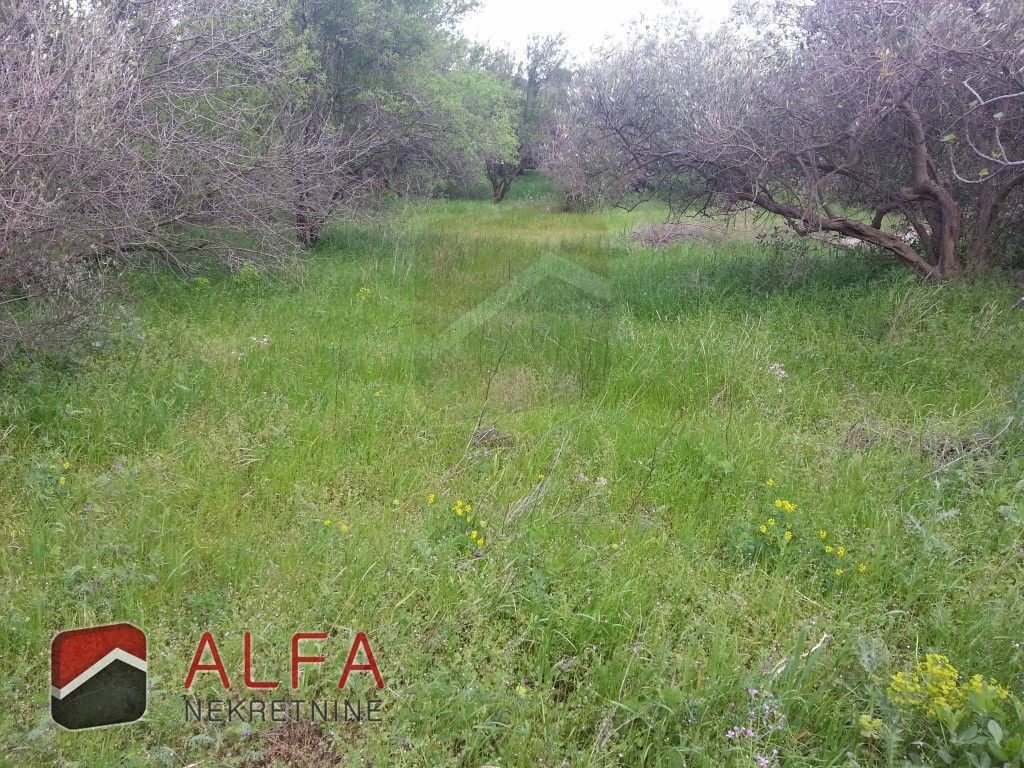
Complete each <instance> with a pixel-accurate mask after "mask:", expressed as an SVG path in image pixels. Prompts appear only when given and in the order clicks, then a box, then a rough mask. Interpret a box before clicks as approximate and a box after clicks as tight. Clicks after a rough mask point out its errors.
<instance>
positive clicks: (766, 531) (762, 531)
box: [760, 525, 768, 533]
mask: <svg viewBox="0 0 1024 768" xmlns="http://www.w3.org/2000/svg"><path fill="white" fill-rule="evenodd" d="M760 530H761V533H768V526H767V525H762V526H761V529H760Z"/></svg>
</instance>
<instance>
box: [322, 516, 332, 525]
mask: <svg viewBox="0 0 1024 768" xmlns="http://www.w3.org/2000/svg"><path fill="white" fill-rule="evenodd" d="M333 523H334V521H333V520H331V518H329V517H328V518H325V519H324V525H332V524H333Z"/></svg>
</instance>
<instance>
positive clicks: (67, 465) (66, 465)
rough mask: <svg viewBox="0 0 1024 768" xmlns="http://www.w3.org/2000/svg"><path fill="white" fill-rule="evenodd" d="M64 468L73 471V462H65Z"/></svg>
mask: <svg viewBox="0 0 1024 768" xmlns="http://www.w3.org/2000/svg"><path fill="white" fill-rule="evenodd" d="M63 466H64V469H71V462H70V461H65V462H64V464H63Z"/></svg>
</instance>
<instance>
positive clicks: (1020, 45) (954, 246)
mask: <svg viewBox="0 0 1024 768" xmlns="http://www.w3.org/2000/svg"><path fill="white" fill-rule="evenodd" d="M563 123H564V124H563V127H562V130H561V131H560V132H559V136H558V141H557V146H556V150H557V151H556V152H555V153H554V157H553V162H552V169H553V171H554V172H555V176H556V180H557V181H558V182H559V183H560V184H561V186H562V187H563V188H564V189H565V191H566V192H567V194H568V195H569V196H570V198H571V200H573V201H575V202H576V203H577V204H579V205H584V204H586V203H587V202H589V201H592V200H595V199H597V200H600V199H605V200H606V199H609V198H614V197H615V196H617V195H623V194H627V193H631V192H636V191H637V190H641V191H650V190H655V191H657V192H658V193H660V194H663V195H665V196H666V197H668V198H669V199H671V200H673V202H675V203H677V204H678V205H679V206H680V207H683V206H687V205H692V204H694V203H695V202H697V203H699V204H701V205H702V206H704V207H705V208H714V209H716V210H725V211H734V210H737V209H739V208H745V207H754V208H758V209H761V210H764V211H768V212H771V213H773V214H777V215H779V216H781V217H783V218H784V219H785V220H786V221H787V222H788V223H789V224H790V225H791V226H792V227H793V228H794V229H795V230H797V231H798V232H800V233H803V234H808V233H815V232H834V233H838V234H840V235H843V236H846V237H850V238H854V239H856V240H859V241H862V242H864V243H868V244H870V245H873V246H877V247H878V248H881V249H884V250H885V251H887V252H889V253H890V254H891V255H892V256H893V257H894V258H896V259H898V260H899V261H900V262H902V263H903V264H905V265H907V266H908V267H910V268H911V269H912V270H914V271H915V272H916V273H918V274H919V275H922V276H925V277H930V278H945V277H952V276H956V275H960V274H962V273H964V272H965V271H968V270H975V269H979V268H984V267H987V266H989V265H991V264H992V263H993V261H997V260H998V259H997V257H998V256H1000V255H1001V254H997V253H995V252H994V249H993V243H994V242H996V241H997V239H998V238H999V236H1000V234H1001V233H1002V234H1005V232H1006V231H1007V228H1008V227H1009V226H1010V224H1011V220H1012V217H1013V216H1014V215H1015V209H1014V203H1015V202H1016V201H1017V200H1019V197H1018V195H1019V192H1020V189H1021V186H1022V184H1024V6H1022V5H1021V4H1020V3H1019V2H1011V1H1010V0H993V1H992V2H984V3H982V2H976V1H975V0H886V2H877V0H817V2H815V3H813V4H808V3H804V2H796V1H794V0H779V2H773V3H769V4H753V5H750V4H748V6H747V9H746V11H745V12H744V13H743V14H741V15H740V16H739V17H738V18H737V19H736V20H735V21H734V23H733V24H731V25H729V26H727V27H725V28H723V29H722V30H719V31H718V32H716V33H714V34H710V35H709V34H705V33H702V32H700V31H699V30H697V29H695V28H693V27H691V26H688V25H686V24H682V23H681V24H678V25H676V26H675V27H674V28H671V29H658V30H654V31H648V32H646V33H644V34H641V35H639V36H638V37H636V38H635V39H634V40H633V41H631V42H630V43H629V44H627V45H625V46H623V47H621V48H619V49H617V50H615V51H613V52H611V54H610V55H609V56H607V57H605V58H604V59H602V60H601V61H599V62H597V63H595V64H594V65H593V66H591V67H589V68H588V69H587V70H586V71H585V72H583V73H582V74H581V76H580V78H579V80H578V83H577V87H576V88H575V91H574V96H573V99H572V102H571V105H570V107H569V108H568V110H567V113H566V116H565V119H564V121H563Z"/></svg>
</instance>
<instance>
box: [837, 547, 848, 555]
mask: <svg viewBox="0 0 1024 768" xmlns="http://www.w3.org/2000/svg"><path fill="white" fill-rule="evenodd" d="M836 556H837V557H846V547H836Z"/></svg>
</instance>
